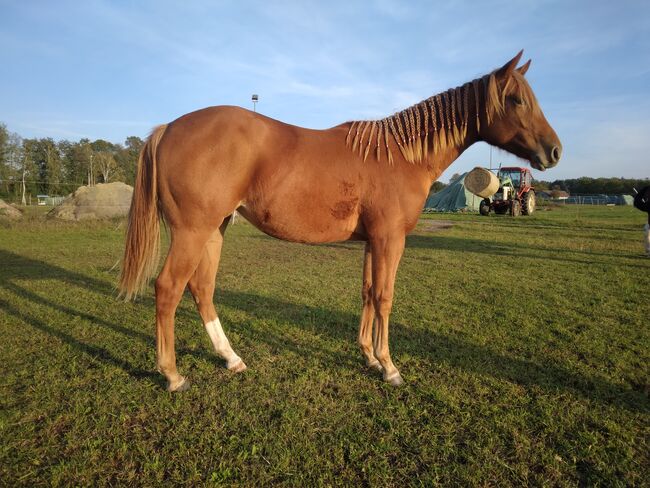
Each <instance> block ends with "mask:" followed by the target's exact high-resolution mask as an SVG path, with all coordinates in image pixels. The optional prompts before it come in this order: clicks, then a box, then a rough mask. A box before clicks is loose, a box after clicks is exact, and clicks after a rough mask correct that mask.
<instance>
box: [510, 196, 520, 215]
mask: <svg viewBox="0 0 650 488" xmlns="http://www.w3.org/2000/svg"><path fill="white" fill-rule="evenodd" d="M510 215H512V216H513V217H519V216H520V215H521V205H520V204H519V200H513V201H512V202H511V203H510Z"/></svg>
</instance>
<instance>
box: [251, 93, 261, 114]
mask: <svg viewBox="0 0 650 488" xmlns="http://www.w3.org/2000/svg"><path fill="white" fill-rule="evenodd" d="M251 100H252V101H253V112H257V109H256V105H257V102H258V101H259V100H260V97H259V95H257V93H253V96H252V97H251Z"/></svg>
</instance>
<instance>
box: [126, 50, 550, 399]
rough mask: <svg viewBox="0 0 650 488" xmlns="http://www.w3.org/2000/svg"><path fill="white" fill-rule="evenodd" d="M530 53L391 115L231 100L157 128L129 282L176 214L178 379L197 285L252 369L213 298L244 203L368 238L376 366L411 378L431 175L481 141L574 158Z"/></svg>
mask: <svg viewBox="0 0 650 488" xmlns="http://www.w3.org/2000/svg"><path fill="white" fill-rule="evenodd" d="M521 55H522V53H521V52H520V53H519V54H518V55H517V56H515V57H514V58H513V59H512V60H510V61H509V62H508V63H506V64H505V65H504V66H503V67H501V68H500V69H498V70H495V71H493V72H491V73H489V74H488V75H485V76H483V77H482V78H479V79H476V80H473V81H471V82H469V83H465V84H464V85H462V86H459V87H457V88H453V89H450V90H447V91H446V92H443V93H441V94H438V95H436V96H433V97H430V98H428V99H426V100H424V101H422V102H420V103H418V104H416V105H414V106H412V107H409V108H407V109H405V110H402V111H401V112H399V113H396V114H394V115H392V116H389V117H386V118H384V119H381V120H374V121H356V122H347V123H344V124H341V125H338V126H336V127H333V128H331V129H327V130H310V129H304V128H301V127H295V126H292V125H288V124H285V123H282V122H279V121H277V120H273V119H270V118H268V117H265V116H263V115H260V114H258V113H253V112H250V111H248V110H244V109H242V108H237V107H225V106H222V107H210V108H206V109H203V110H199V111H197V112H192V113H190V114H187V115H184V116H182V117H180V118H179V119H177V120H175V121H173V122H171V123H169V124H167V125H162V126H160V127H157V128H156V129H154V131H153V132H152V134H151V135H150V136H149V138H148V139H147V142H146V144H145V146H144V148H143V149H142V152H141V154H140V159H139V162H138V174H137V179H136V183H135V190H134V193H133V201H132V203H131V210H130V213H129V224H128V231H127V236H126V248H125V252H124V262H123V268H122V276H121V280H120V289H121V292H122V293H123V294H124V295H125V296H126V297H127V299H128V298H132V297H133V296H135V295H136V294H137V293H138V292H140V291H141V290H142V289H143V288H144V287H145V286H146V284H147V282H148V280H149V279H150V278H151V277H152V276H153V274H154V273H155V271H156V268H157V263H158V251H159V237H160V222H159V219H160V217H162V218H164V220H165V221H166V223H167V225H168V228H169V230H170V233H171V244H170V248H169V252H168V255H167V259H166V260H165V264H164V266H163V268H162V270H161V272H160V274H159V275H158V278H157V279H156V282H155V291H156V350H157V365H158V369H159V371H160V372H161V373H162V374H164V375H165V377H166V378H167V380H168V390H169V391H180V390H184V389H186V388H187V387H188V385H189V383H188V382H187V381H186V379H185V378H184V377H183V376H181V375H180V374H179V373H178V371H177V369H176V353H175V349H174V315H175V312H176V307H177V306H178V303H179V301H180V299H181V296H182V294H183V291H184V289H185V287H186V286H188V287H189V290H190V292H191V293H192V295H193V297H194V300H195V302H196V304H197V306H198V310H199V314H200V315H201V319H202V320H203V323H204V324H205V327H206V330H207V332H208V334H209V336H210V338H211V340H212V342H213V344H214V348H215V350H216V352H217V354H218V355H220V356H221V357H222V358H224V359H225V360H226V365H227V367H228V369H230V370H232V371H234V372H239V371H243V370H244V369H246V365H245V364H244V362H243V361H242V360H241V358H240V357H239V356H238V355H237V354H236V353H235V352H234V351H233V349H232V347H231V346H230V343H229V341H228V338H227V337H226V335H225V334H224V331H223V329H222V327H221V323H220V321H219V318H218V316H217V312H216V310H215V307H214V304H213V294H214V289H215V278H216V273H217V268H218V267H219V257H220V254H221V246H222V243H223V237H224V232H225V230H226V226H227V225H228V221H229V218H230V216H231V215H232V214H233V212H235V211H238V212H239V213H240V214H241V215H242V216H243V217H244V218H246V219H247V220H248V221H249V222H251V223H252V224H253V225H254V226H255V227H257V228H258V229H260V230H261V231H262V232H264V233H266V234H268V235H270V236H273V237H277V238H279V239H284V240H288V241H295V242H310V243H323V242H333V241H344V240H362V241H365V242H366V246H365V256H364V264H363V287H362V298H363V310H362V312H361V324H360V327H359V337H358V341H359V346H360V347H361V351H362V353H363V355H364V356H365V359H366V362H367V364H368V366H370V367H374V368H377V369H378V370H380V371H382V372H383V378H384V380H385V381H387V382H389V383H390V384H392V385H399V384H401V383H402V378H401V376H400V373H399V371H398V370H397V368H396V367H395V365H394V364H393V361H392V360H391V357H390V354H389V350H388V319H389V315H390V311H391V307H392V302H393V286H394V283H395V274H396V272H397V267H398V264H399V261H400V258H401V256H402V253H403V251H404V243H405V238H406V235H407V234H408V233H409V232H411V231H412V230H413V228H414V227H415V225H416V223H417V221H418V217H419V216H420V212H421V211H422V207H423V204H424V201H425V199H426V197H427V193H428V191H429V188H430V186H431V184H432V183H433V182H434V181H435V180H436V179H437V178H438V177H439V176H440V174H441V173H442V172H443V171H444V170H445V169H446V168H447V167H448V166H449V165H450V164H451V163H452V162H453V161H454V160H455V159H456V158H457V157H458V156H459V155H460V154H461V153H462V152H463V151H464V150H465V149H467V148H468V147H469V146H471V145H472V144H473V143H474V142H476V141H485V142H487V143H489V144H492V145H494V146H497V147H500V148H502V149H504V150H506V151H509V152H511V153H513V154H515V155H516V156H518V157H520V158H523V159H525V160H528V161H529V162H530V164H531V165H532V166H533V167H534V168H536V169H538V170H542V171H543V170H544V169H546V168H550V167H552V166H555V165H556V164H557V162H558V160H559V158H560V153H561V145H560V141H559V139H558V137H557V135H556V134H555V132H554V130H553V129H552V128H551V126H550V125H549V124H548V122H547V121H546V119H545V118H544V115H543V113H542V111H541V109H540V108H539V106H538V104H537V100H536V98H535V95H534V94H533V92H532V90H531V88H530V86H529V85H528V83H527V82H526V80H525V78H524V74H525V72H526V71H527V69H528V67H529V66H530V61H528V62H527V63H526V64H524V65H523V66H521V67H519V68H517V63H518V62H519V60H520V58H521Z"/></svg>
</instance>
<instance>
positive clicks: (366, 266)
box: [358, 243, 382, 371]
mask: <svg viewBox="0 0 650 488" xmlns="http://www.w3.org/2000/svg"><path fill="white" fill-rule="evenodd" d="M361 300H362V302H363V309H362V310H361V323H360V324H359V339H358V341H359V347H360V348H361V352H362V353H363V356H364V357H365V358H366V364H367V365H368V366H370V367H371V368H375V369H378V370H379V371H381V370H382V367H381V364H380V363H379V361H378V360H377V358H376V357H375V354H374V350H373V347H372V342H373V337H372V333H373V324H374V322H375V304H374V302H373V296H372V252H371V250H370V243H366V249H365V251H364V256H363V285H362V288H361Z"/></svg>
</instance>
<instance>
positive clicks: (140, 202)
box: [119, 125, 167, 300]
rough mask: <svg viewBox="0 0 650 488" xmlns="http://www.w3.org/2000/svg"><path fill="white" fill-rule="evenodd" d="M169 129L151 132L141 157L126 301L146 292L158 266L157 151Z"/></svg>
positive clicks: (125, 270)
mask: <svg viewBox="0 0 650 488" xmlns="http://www.w3.org/2000/svg"><path fill="white" fill-rule="evenodd" d="M166 128H167V125H160V126H158V127H156V128H155V129H154V130H153V131H152V132H151V135H150V136H149V138H148V139H147V142H145V144H144V146H143V148H142V151H140V157H139V158H138V174H137V176H136V178H135V187H134V189H133V199H132V200H131V209H130V210H129V224H128V228H127V231H126V245H125V247H124V260H123V262H122V275H121V276H120V284H119V289H120V296H123V297H124V298H126V300H131V299H132V298H135V296H136V295H137V294H138V293H140V292H142V290H143V289H144V288H145V287H146V286H147V283H148V282H149V279H150V278H151V277H152V276H153V275H154V273H155V272H156V268H157V266H158V260H159V257H160V215H159V208H158V181H157V178H156V166H157V164H156V150H157V148H158V144H159V143H160V140H161V139H162V136H163V134H164V132H165V129H166Z"/></svg>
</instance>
